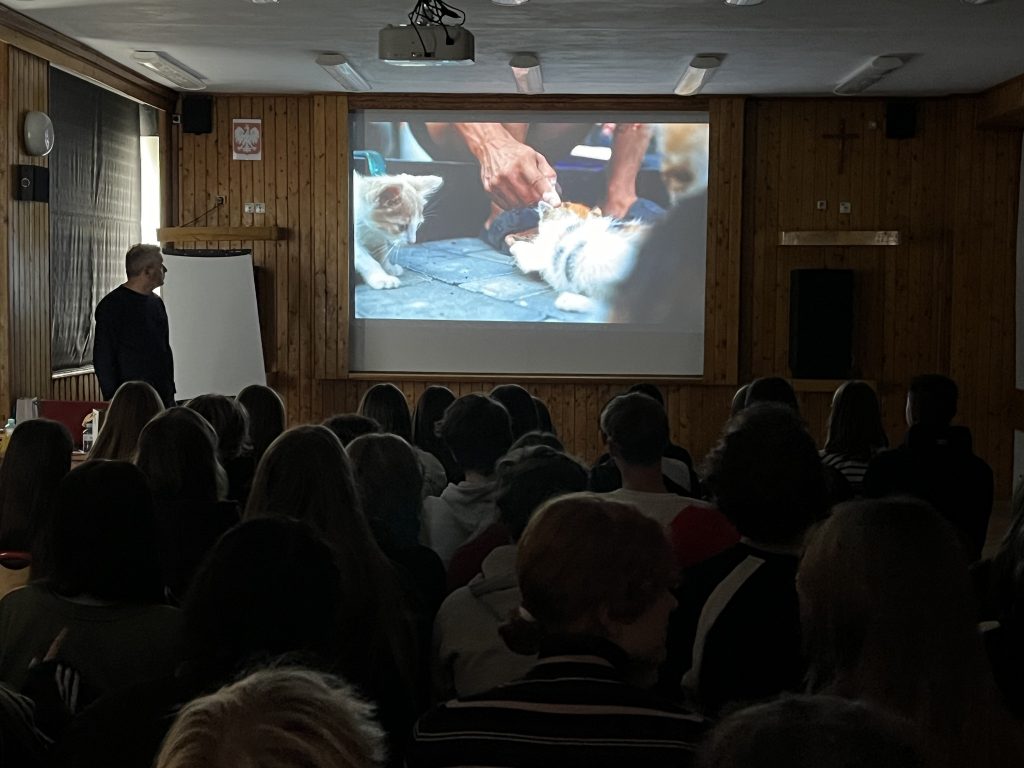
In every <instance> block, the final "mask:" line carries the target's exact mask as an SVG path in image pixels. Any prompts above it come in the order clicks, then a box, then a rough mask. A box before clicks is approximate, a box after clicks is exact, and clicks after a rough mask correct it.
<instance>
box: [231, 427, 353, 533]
mask: <svg viewBox="0 0 1024 768" xmlns="http://www.w3.org/2000/svg"><path fill="white" fill-rule="evenodd" d="M258 517H291V518H294V519H296V520H303V521H305V522H306V523H308V524H309V525H311V526H312V527H313V528H314V529H315V530H317V531H319V532H320V534H321V535H322V536H323V537H324V538H325V539H326V540H327V541H328V543H329V544H331V546H333V547H335V548H336V549H338V551H339V552H348V551H350V550H351V549H353V548H355V547H358V545H359V542H360V541H361V540H363V539H364V538H365V539H367V540H369V539H370V533H369V528H368V527H367V525H366V520H365V518H364V517H363V513H362V510H361V509H360V505H359V495H358V493H357V491H356V486H355V481H354V480H353V478H352V464H351V462H349V459H348V456H347V455H346V454H345V449H344V448H343V447H342V445H341V442H340V441H339V440H338V438H337V436H336V435H335V434H334V433H333V432H331V430H329V429H327V428H326V427H316V426H308V425H307V426H301V427H292V428H291V429H289V430H288V431H287V432H285V433H283V434H282V435H281V436H280V437H279V438H277V440H275V441H274V442H273V443H271V444H270V447H269V448H268V449H267V452H266V453H265V454H263V459H262V460H261V461H260V463H259V466H258V467H257V468H256V476H255V477H254V478H253V481H252V490H251V491H250V493H249V501H248V504H247V505H246V509H245V518H246V519H252V518H258Z"/></svg>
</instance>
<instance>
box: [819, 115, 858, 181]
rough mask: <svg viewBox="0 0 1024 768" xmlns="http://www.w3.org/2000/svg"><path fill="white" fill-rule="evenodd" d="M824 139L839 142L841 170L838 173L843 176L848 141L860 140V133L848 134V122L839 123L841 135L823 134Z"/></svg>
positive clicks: (841, 121)
mask: <svg viewBox="0 0 1024 768" xmlns="http://www.w3.org/2000/svg"><path fill="white" fill-rule="evenodd" d="M821 138H823V139H836V140H837V141H838V142H839V170H838V173H839V174H840V175H842V173H843V168H844V166H845V163H846V141H847V139H859V138H860V134H859V133H847V132H846V121H845V120H840V121H839V133H823V134H822V135H821Z"/></svg>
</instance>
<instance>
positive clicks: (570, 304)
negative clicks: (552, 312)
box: [555, 292, 596, 312]
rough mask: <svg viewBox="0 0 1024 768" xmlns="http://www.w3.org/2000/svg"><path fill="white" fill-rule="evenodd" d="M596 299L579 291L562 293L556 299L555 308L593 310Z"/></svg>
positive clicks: (564, 310) (565, 310) (578, 310)
mask: <svg viewBox="0 0 1024 768" xmlns="http://www.w3.org/2000/svg"><path fill="white" fill-rule="evenodd" d="M595 306H596V305H595V304H594V300H593V299H591V298H589V297H588V296H583V295H582V294H579V293H568V292H566V293H560V294H558V297H557V298H556V299H555V309H560V310H562V311H563V312H593V311H594V307H595Z"/></svg>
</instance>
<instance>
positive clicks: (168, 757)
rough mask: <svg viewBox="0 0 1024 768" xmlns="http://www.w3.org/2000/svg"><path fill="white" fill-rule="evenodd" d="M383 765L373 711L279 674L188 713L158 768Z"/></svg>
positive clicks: (305, 676)
mask: <svg viewBox="0 0 1024 768" xmlns="http://www.w3.org/2000/svg"><path fill="white" fill-rule="evenodd" d="M384 759H385V749H384V733H383V731H382V730H381V728H380V726H379V725H377V723H376V722H375V721H374V719H373V707H372V706H370V705H369V704H367V703H366V702H364V701H362V700H361V699H360V698H359V697H358V696H356V694H355V693H353V691H352V689H351V688H349V686H348V685H346V684H345V683H344V682H343V681H341V680H340V679H338V678H335V677H331V676H330V675H326V674H323V673H320V672H315V671H312V670H308V669H296V668H278V669H265V670H261V671H259V672H254V673H253V674H251V675H249V676H248V677H246V678H244V679H242V680H240V681H238V682H236V683H233V684H231V685H228V686H225V687H224V688H221V689H220V690H219V691H217V692H215V693H212V694H210V695H208V696H203V697H201V698H198V699H196V700H194V701H192V702H191V703H189V704H187V705H186V706H185V707H183V708H182V710H181V711H180V712H179V713H178V716H177V718H176V719H175V721H174V724H173V725H172V726H171V730H170V731H169V732H168V734H167V738H166V739H164V743H163V747H162V748H161V749H160V754H159V756H158V757H157V761H156V768H239V767H240V766H245V768H374V767H375V766H381V765H383V764H384Z"/></svg>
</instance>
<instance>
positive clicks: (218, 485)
mask: <svg viewBox="0 0 1024 768" xmlns="http://www.w3.org/2000/svg"><path fill="white" fill-rule="evenodd" d="M135 463H136V464H137V465H138V467H139V469H141V470H142V471H143V472H144V473H145V475H146V477H148V478H149V485H150V488H151V489H152V491H153V496H154V497H155V498H157V499H163V500H185V499H188V500H192V501H217V500H218V499H221V498H223V497H224V494H225V493H227V475H226V474H225V473H224V468H223V467H222V466H221V465H220V462H219V461H218V459H217V433H216V432H214V431H213V427H212V426H210V423H209V422H208V421H207V420H206V419H204V418H203V417H202V416H200V415H199V414H198V413H196V412H195V411H193V410H191V409H189V408H184V407H181V406H176V407H174V408H168V409H167V410H166V411H164V412H163V413H161V414H158V415H157V416H155V417H154V418H152V419H151V420H150V422H149V423H148V424H147V425H146V426H145V427H144V428H143V430H142V434H141V435H139V450H138V454H137V456H136V459H135Z"/></svg>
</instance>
